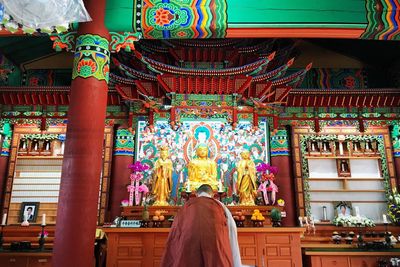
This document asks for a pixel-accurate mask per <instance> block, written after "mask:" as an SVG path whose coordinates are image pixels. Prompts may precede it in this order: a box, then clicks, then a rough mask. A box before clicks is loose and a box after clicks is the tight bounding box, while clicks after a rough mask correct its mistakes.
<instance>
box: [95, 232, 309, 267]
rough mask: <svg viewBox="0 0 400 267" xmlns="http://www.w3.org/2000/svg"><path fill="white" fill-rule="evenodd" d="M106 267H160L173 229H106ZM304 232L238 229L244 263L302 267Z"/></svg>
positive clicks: (271, 266) (266, 266) (277, 266)
mask: <svg viewBox="0 0 400 267" xmlns="http://www.w3.org/2000/svg"><path fill="white" fill-rule="evenodd" d="M103 230H104V231H105V232H106V234H107V238H108V241H107V242H108V243H107V267H136V266H143V267H149V266H154V267H156V266H160V263H161V257H162V255H163V252H164V248H165V243H166V240H167V237H168V233H169V230H170V228H103ZM303 231H304V229H303V228H297V227H292V228H283V227H282V228H273V227H260V228H247V227H246V228H239V229H238V239H239V247H240V254H241V256H242V263H243V264H247V265H252V266H265V267H300V266H302V262H301V261H302V259H301V246H300V235H301V234H302V233H303Z"/></svg>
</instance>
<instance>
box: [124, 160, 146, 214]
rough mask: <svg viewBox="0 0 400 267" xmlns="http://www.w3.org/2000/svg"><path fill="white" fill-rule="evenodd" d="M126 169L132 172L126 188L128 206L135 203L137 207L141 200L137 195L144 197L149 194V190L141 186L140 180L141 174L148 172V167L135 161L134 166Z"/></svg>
mask: <svg viewBox="0 0 400 267" xmlns="http://www.w3.org/2000/svg"><path fill="white" fill-rule="evenodd" d="M128 168H129V169H131V171H132V173H131V175H130V180H131V183H130V184H129V185H128V186H127V189H128V192H129V200H128V205H129V206H132V205H133V202H134V201H135V205H136V206H138V205H139V204H140V200H141V197H140V196H139V195H140V194H139V193H141V194H142V195H145V194H147V193H148V192H149V188H148V187H147V186H146V185H145V184H141V180H142V179H143V178H144V176H143V173H142V172H144V171H146V170H148V169H149V166H148V165H146V164H142V163H141V162H140V161H136V162H135V164H130V165H129V166H128Z"/></svg>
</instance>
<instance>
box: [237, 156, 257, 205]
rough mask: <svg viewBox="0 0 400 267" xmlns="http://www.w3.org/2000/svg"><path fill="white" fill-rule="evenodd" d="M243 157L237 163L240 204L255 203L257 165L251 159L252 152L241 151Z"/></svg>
mask: <svg viewBox="0 0 400 267" xmlns="http://www.w3.org/2000/svg"><path fill="white" fill-rule="evenodd" d="M240 156H241V157H242V159H241V160H240V161H239V162H238V164H237V167H236V169H237V174H238V180H237V189H238V192H239V205H247V206H249V205H255V203H254V198H255V197H256V195H257V185H256V165H255V164H254V162H253V161H252V160H251V159H250V152H249V151H248V150H244V151H243V152H242V153H240Z"/></svg>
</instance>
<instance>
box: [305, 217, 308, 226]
mask: <svg viewBox="0 0 400 267" xmlns="http://www.w3.org/2000/svg"><path fill="white" fill-rule="evenodd" d="M304 221H305V223H306V225H308V219H307V217H304Z"/></svg>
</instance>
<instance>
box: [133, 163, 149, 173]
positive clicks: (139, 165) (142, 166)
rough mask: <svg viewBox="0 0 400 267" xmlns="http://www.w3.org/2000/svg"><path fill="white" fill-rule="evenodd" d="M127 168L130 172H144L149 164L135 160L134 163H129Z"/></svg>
mask: <svg viewBox="0 0 400 267" xmlns="http://www.w3.org/2000/svg"><path fill="white" fill-rule="evenodd" d="M128 168H129V169H131V171H132V172H144V171H146V170H148V169H149V166H148V165H146V164H142V163H141V162H140V161H136V162H135V164H129V166H128Z"/></svg>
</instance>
